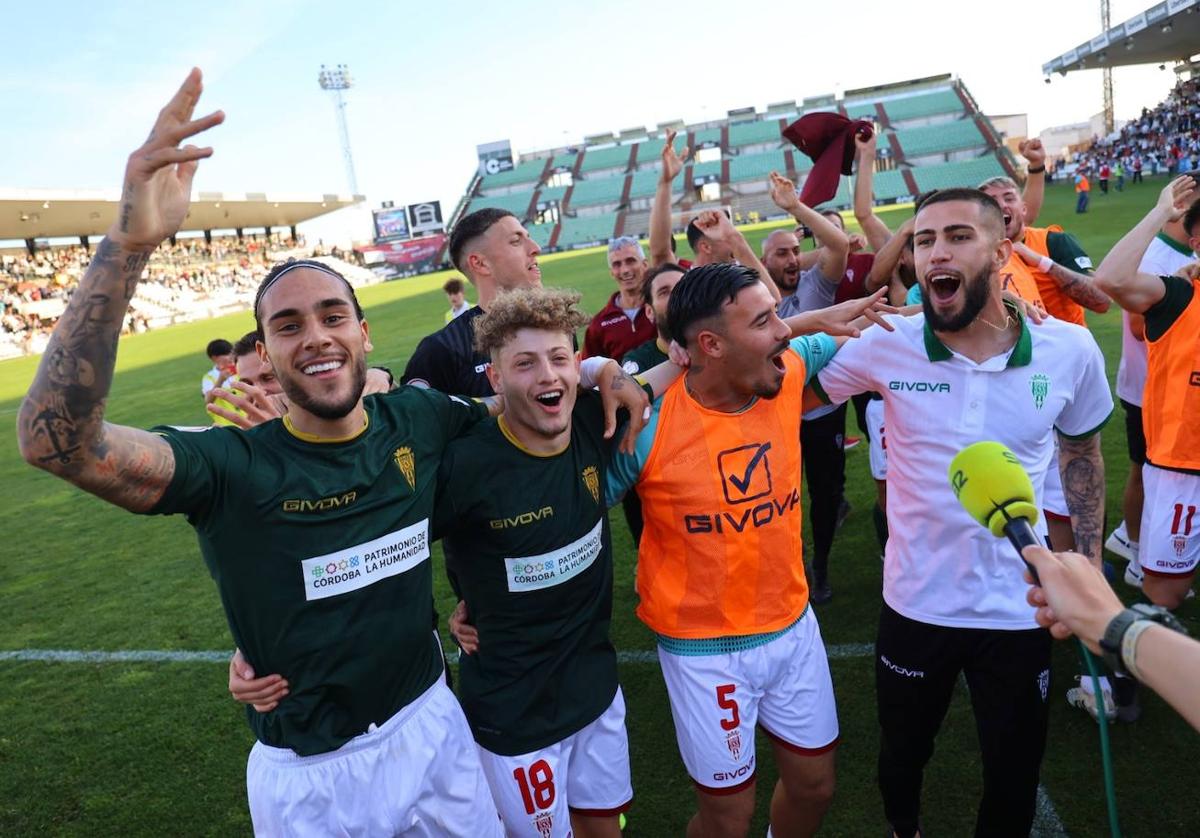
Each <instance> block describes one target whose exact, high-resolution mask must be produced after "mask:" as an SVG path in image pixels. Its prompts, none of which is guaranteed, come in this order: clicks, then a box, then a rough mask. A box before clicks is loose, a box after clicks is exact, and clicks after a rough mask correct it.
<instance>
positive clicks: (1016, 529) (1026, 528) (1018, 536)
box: [1004, 518, 1042, 585]
mask: <svg viewBox="0 0 1200 838" xmlns="http://www.w3.org/2000/svg"><path fill="white" fill-rule="evenodd" d="M1004 534H1005V535H1006V536H1008V540H1009V541H1010V542H1011V543H1012V546H1013V547H1016V548H1017V555H1018V556H1021V550H1022V549H1024V548H1025V547H1028V546H1029V545H1030V544H1036V545H1038V546H1041V544H1042V540H1041V539H1040V538H1038V535H1037V533H1035V532H1034V531H1033V526H1032V525H1030V523H1029V519H1028V518H1009V519H1008V521H1007V522H1006V523H1005V524H1004ZM1021 561H1023V562H1025V557H1024V556H1021ZM1025 567H1027V568H1029V573H1030V574H1031V575H1032V576H1033V581H1034V582H1035V583H1036V584H1038V585H1040V584H1042V583H1041V580H1040V579H1038V574H1037V570H1036V569H1034V566H1033V565H1031V564H1030V563H1029V562H1025Z"/></svg>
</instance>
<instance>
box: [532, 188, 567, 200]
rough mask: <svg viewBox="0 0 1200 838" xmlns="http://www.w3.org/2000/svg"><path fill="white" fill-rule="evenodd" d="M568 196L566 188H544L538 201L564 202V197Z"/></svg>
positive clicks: (539, 194)
mask: <svg viewBox="0 0 1200 838" xmlns="http://www.w3.org/2000/svg"><path fill="white" fill-rule="evenodd" d="M566 194H567V187H565V186H543V187H542V191H541V192H539V193H538V198H537V199H538V201H539V202H541V201H562V199H563V195H566Z"/></svg>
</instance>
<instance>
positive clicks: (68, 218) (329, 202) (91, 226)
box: [0, 189, 365, 240]
mask: <svg viewBox="0 0 1200 838" xmlns="http://www.w3.org/2000/svg"><path fill="white" fill-rule="evenodd" d="M120 197H121V196H120V193H119V192H116V191H83V190H55V189H0V240H6V239H7V240H12V239H40V238H55V237H68V236H101V235H103V234H104V233H105V232H106V231H107V230H108V228H109V226H111V224H112V222H113V219H115V218H116V217H117V202H118V200H119V199H120ZM363 200H365V198H364V196H362V195H354V196H353V197H351V196H348V195H311V194H309V195H295V194H290V193H289V194H283V193H279V194H275V193H271V194H267V193H264V192H246V193H234V192H230V193H224V192H200V193H196V194H193V195H192V205H191V208H190V209H189V210H188V215H187V218H186V219H184V222H183V226H182V227H181V228H180V232H184V231H203V230H230V229H236V228H259V227H291V226H293V225H296V224H299V223H301V222H303V221H309V220H311V219H313V218H316V217H318V216H321V215H324V214H325V213H328V212H333V211H334V210H339V209H342V208H343V207H348V206H351V205H353V204H356V203H359V202H361V201H363Z"/></svg>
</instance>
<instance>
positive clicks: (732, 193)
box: [450, 74, 1017, 250]
mask: <svg viewBox="0 0 1200 838" xmlns="http://www.w3.org/2000/svg"><path fill="white" fill-rule="evenodd" d="M819 111H837V112H839V113H841V114H844V115H845V116H848V117H850V118H852V119H860V118H861V119H869V120H872V121H873V122H874V123H875V124H876V125H877V126H878V128H879V143H878V157H877V159H876V161H875V166H876V172H877V174H876V176H875V201H876V203H879V204H892V203H897V202H902V201H908V200H911V199H912V198H913V197H914V196H916V195H918V194H920V193H921V192H924V191H927V190H929V189H936V188H944V187H948V186H963V185H975V184H977V183H979V182H980V181H982V180H984V179H986V178H988V177H991V176H994V175H1003V174H1006V175H1009V176H1016V174H1017V170H1016V166H1017V163H1016V160H1015V159H1014V157H1013V155H1012V153H1011V152H1010V151H1009V150H1008V149H1007V148H1006V147H1005V145H1004V142H1003V138H1002V137H1001V135H1000V134H999V132H998V131H997V130H996V129H995V127H994V126H993V125H992V123H991V120H989V119H988V117H987V116H985V115H984V114H983V112H982V111H981V110H980V108H979V106H978V104H977V103H976V101H975V99H974V97H972V96H971V94H970V92H969V91H968V90H967V88H966V86H965V85H964V84H963V83H962V82H961V81H960V80H959V79H957V78H954V77H953V76H951V75H949V74H945V75H939V76H932V77H928V78H922V79H914V80H910V81H903V82H898V83H894V84H885V85H880V86H877V87H870V88H862V89H858V90H849V91H846V92H845V94H844V95H843V96H842V97H840V98H837V97H835V96H832V95H829V96H817V97H810V98H807V99H805V100H803V101H801V102H795V101H790V102H779V103H775V104H772V105H769V106H768V107H767V108H765V109H764V110H763V111H761V112H760V111H758V110H756V109H755V108H741V109H736V110H731V111H729V112H728V115H727V116H726V118H724V119H720V120H715V121H709V122H704V123H698V124H694V125H686V124H684V123H683V122H682V121H680V120H673V121H668V122H663V123H659V124H658V125H657V126H656V127H655V128H654V129H653V130H651V129H649V128H644V127H643V128H630V129H626V130H623V131H620V132H619V133H617V134H612V133H609V134H599V135H595V136H590V137H588V138H586V141H585V142H584V143H583V144H582V145H579V146H568V147H562V148H551V149H544V150H540V151H533V152H528V153H525V154H522V155H521V157H520V159H519V160H513V161H511V164H510V165H509V167H508V168H503V169H501V170H498V171H491V170H489V169H488V167H486V166H480V171H478V172H476V173H475V175H474V176H473V177H472V179H471V182H470V184H469V185H468V187H467V189H466V192H465V194H464V195H463V197H462V199H461V200H460V201H459V203H458V206H457V207H456V209H455V211H454V213H453V214H452V215H451V217H450V225H451V227H452V226H453V225H454V223H455V222H457V220H458V219H459V218H461V217H462V216H463V215H465V214H466V213H468V212H472V211H474V210H477V209H481V208H483V207H499V208H502V209H506V210H509V211H510V212H512V213H513V214H514V215H516V216H518V217H519V218H520V219H521V220H522V221H524V222H525V223H526V225H527V226H528V227H529V230H530V233H531V234H532V235H533V237H534V239H535V240H536V241H537V242H538V244H539V245H541V246H542V248H543V249H544V250H567V249H572V248H577V247H586V246H589V245H596V244H600V243H603V242H606V241H608V240H609V239H611V238H613V237H615V236H621V235H633V236H646V235H647V234H648V233H649V219H650V206H651V202H652V201H653V198H654V192H655V185H656V183H657V180H658V171H659V155H660V153H661V151H662V147H663V142H664V137H665V136H666V133H667V132H668V131H670V130H674V131H677V132H678V134H679V138H678V139H677V140H676V145H677V146H678V147H682V146H684V145H687V146H688V147H689V148H691V149H692V156H691V157H690V158H689V160H688V161H687V165H686V167H685V169H684V172H683V177H682V180H683V183H684V184H685V187H684V189H683V192H682V194H676V195H675V196H674V200H675V204H674V206H673V207H672V216H673V218H676V219H681V218H683V217H686V216H687V215H688V214H690V213H696V212H699V211H700V210H703V209H715V208H718V207H728V208H730V209H731V210H732V212H733V213H734V217H735V220H750V221H757V220H760V219H761V220H769V219H773V218H777V217H782V215H781V214H780V211H779V209H778V208H777V207H776V206H775V205H774V203H773V202H772V201H771V199H770V196H769V194H768V191H767V175H768V174H769V173H770V172H771V171H772V170H775V171H780V172H786V173H787V175H788V176H789V177H791V178H792V179H793V180H794V181H796V182H797V184H798V185H800V186H801V187H802V186H803V183H804V179H805V177H806V176H807V173H808V172H809V171H810V170H811V169H812V165H813V163H812V161H811V160H810V159H809V158H807V157H806V156H805V155H804V154H802V153H800V152H799V151H797V150H796V149H794V148H793V147H792V146H791V144H790V143H788V142H787V141H786V140H784V139H783V136H782V132H783V129H784V128H785V127H787V125H788V124H790V123H791V122H794V121H795V120H796V119H799V118H800V117H801V116H802V115H804V114H808V113H815V112H819ZM495 168H498V167H495ZM851 201H852V195H851V184H850V182H849V180H848V179H843V181H842V184H841V186H840V187H839V189H838V192H837V194H836V195H835V196H834V198H833V199H832V200H831V201H829V202H828V203H827V204H825V205H824V207H823V208H834V209H844V208H846V207H849V206H850V205H851ZM681 228H682V225H678V227H677V229H681Z"/></svg>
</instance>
